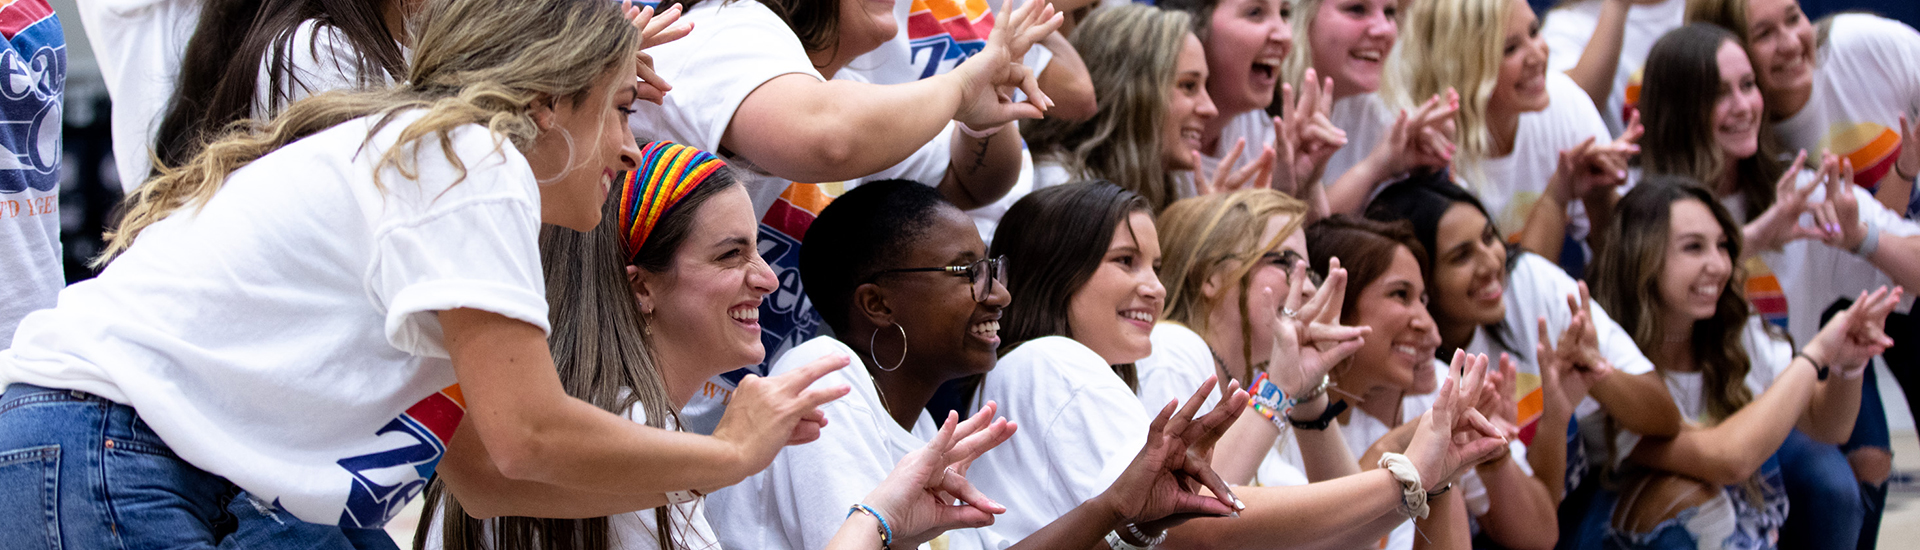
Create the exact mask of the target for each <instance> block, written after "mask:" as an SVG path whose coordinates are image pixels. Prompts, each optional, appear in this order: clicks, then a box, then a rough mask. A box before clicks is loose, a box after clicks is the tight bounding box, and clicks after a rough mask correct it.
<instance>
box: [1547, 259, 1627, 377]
mask: <svg viewBox="0 0 1920 550" xmlns="http://www.w3.org/2000/svg"><path fill="white" fill-rule="evenodd" d="M1577 285H1578V287H1579V289H1580V293H1579V295H1578V299H1577V300H1576V299H1575V295H1572V294H1569V295H1567V311H1568V312H1571V313H1572V314H1573V315H1572V318H1571V319H1570V320H1569V321H1568V322H1567V329H1566V330H1565V331H1563V332H1561V333H1560V345H1559V353H1560V356H1561V359H1562V360H1564V361H1566V362H1567V366H1569V367H1571V368H1572V369H1573V372H1574V374H1576V375H1579V376H1580V377H1581V378H1583V379H1584V380H1585V381H1586V382H1587V386H1589V387H1591V386H1592V385H1593V384H1594V383H1598V382H1599V381H1600V379H1601V378H1605V377H1606V376H1607V375H1608V374H1612V373H1613V363H1612V362H1611V361H1608V360H1607V356H1606V354H1604V353H1601V351H1600V330H1599V325H1598V324H1597V323H1595V322H1594V321H1593V293H1592V292H1591V291H1589V290H1588V289H1587V282H1586V281H1580V282H1579V283H1577ZM1542 326H1544V325H1542ZM1543 334H1544V333H1543ZM1581 395H1583V396H1584V395H1585V393H1584V392H1582V394H1581Z"/></svg>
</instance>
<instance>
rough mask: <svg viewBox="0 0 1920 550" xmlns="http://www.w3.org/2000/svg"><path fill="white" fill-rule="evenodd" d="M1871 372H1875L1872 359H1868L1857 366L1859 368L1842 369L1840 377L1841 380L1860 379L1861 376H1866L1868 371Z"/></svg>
mask: <svg viewBox="0 0 1920 550" xmlns="http://www.w3.org/2000/svg"><path fill="white" fill-rule="evenodd" d="M1869 372H1873V360H1872V359H1868V360H1867V363H1866V364H1864V365H1861V366H1860V368H1857V369H1853V370H1847V369H1840V379H1841V380H1859V379H1861V378H1866V377H1867V373H1869Z"/></svg>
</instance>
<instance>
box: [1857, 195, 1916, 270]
mask: <svg viewBox="0 0 1920 550" xmlns="http://www.w3.org/2000/svg"><path fill="white" fill-rule="evenodd" d="M1895 212H1899V210H1895ZM1867 261H1868V262H1869V263H1872V264H1873V266H1874V267H1877V268H1880V271H1881V272H1883V273H1886V274H1887V276H1888V277H1891V278H1892V279H1893V282H1894V283H1895V284H1898V285H1900V286H1903V287H1907V288H1908V289H1920V235H1916V236H1911V237H1896V236H1894V235H1893V234H1891V233H1887V232H1885V231H1881V232H1880V244H1879V246H1877V247H1875V248H1874V250H1873V254H1869V255H1868V256H1867Z"/></svg>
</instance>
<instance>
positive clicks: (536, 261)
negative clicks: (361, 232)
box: [367, 128, 551, 357]
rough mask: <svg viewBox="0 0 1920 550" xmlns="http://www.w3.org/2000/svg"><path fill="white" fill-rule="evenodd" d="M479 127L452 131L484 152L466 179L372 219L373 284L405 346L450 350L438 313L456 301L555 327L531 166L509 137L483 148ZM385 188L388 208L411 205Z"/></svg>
mask: <svg viewBox="0 0 1920 550" xmlns="http://www.w3.org/2000/svg"><path fill="white" fill-rule="evenodd" d="M483 134H487V132H485V131H480V130H475V129H473V128H469V129H467V130H464V131H460V132H459V133H458V134H456V135H455V137H454V138H453V139H454V143H455V145H454V147H455V150H456V151H457V152H458V154H459V156H460V157H461V158H463V159H480V160H477V161H476V160H467V161H466V165H467V175H466V178H465V179H464V180H462V181H461V182H460V183H459V184H458V185H454V186H452V187H449V188H446V189H445V193H444V194H443V196H442V197H441V198H439V199H438V200H435V201H433V202H431V203H430V204H429V206H428V207H427V208H424V209H420V210H419V211H402V212H397V213H393V214H390V215H388V216H387V217H386V219H384V220H381V221H380V222H379V224H378V225H376V226H375V229H374V234H373V241H374V247H373V259H372V261H371V263H370V265H369V267H368V272H367V273H368V275H367V284H368V291H369V295H370V297H371V298H373V299H374V300H375V302H376V303H378V304H379V306H380V307H381V308H382V309H384V310H385V311H386V332H387V339H388V341H389V342H390V343H391V344H392V345H393V346H394V347H395V348H398V349H400V350H401V351H405V352H407V353H411V354H414V355H420V356H427V357H447V351H446V348H445V344H444V335H443V334H442V332H441V328H440V319H439V316H438V315H437V314H438V312H440V311H445V310H450V309H458V308H471V309H478V310H483V311H488V312H492V313H497V314H500V315H502V316H505V317H507V318H509V319H513V320H516V321H521V322H525V323H527V324H531V325H533V326H536V327H539V328H540V331H541V332H543V333H545V332H548V331H550V330H551V327H550V326H549V325H548V324H547V292H546V279H545V278H544V276H543V275H542V273H541V271H540V250H539V246H538V239H539V235H540V207H539V206H538V204H539V203H538V201H539V199H538V195H537V193H538V191H537V189H538V188H537V186H536V185H535V183H534V181H533V173H532V171H531V170H528V169H526V162H525V160H522V159H521V157H519V155H518V154H517V153H511V152H510V151H512V148H511V147H505V148H504V149H503V150H502V151H501V153H502V154H492V155H490V156H483V154H481V153H478V152H477V151H479V150H480V149H478V147H479V146H484V145H486V144H487V143H488V142H489V141H490V139H489V138H488V137H486V136H484V135H483ZM430 141H432V140H426V141H423V142H422V143H426V142H430ZM437 149H438V148H437V147H433V148H426V147H423V148H422V150H421V151H420V152H419V155H420V156H419V157H418V158H420V159H438V158H441V153H440V151H438V150H437ZM503 157H510V158H511V160H503ZM422 164H426V163H422ZM421 169H422V170H423V171H422V172H421V173H422V175H425V174H427V171H426V168H425V167H422V168H421ZM393 172H394V171H393V170H391V169H389V170H387V171H386V173H387V174H388V175H389V176H391V175H392V174H393ZM398 179H399V178H397V177H390V179H389V181H397V180H398ZM389 187H397V186H395V185H392V184H389ZM425 192H430V191H423V193H425ZM389 198H390V199H393V200H391V201H390V203H389V204H390V205H393V207H392V208H390V210H407V209H404V208H401V207H399V206H398V205H401V204H403V203H405V202H407V201H404V200H402V199H400V198H397V197H389Z"/></svg>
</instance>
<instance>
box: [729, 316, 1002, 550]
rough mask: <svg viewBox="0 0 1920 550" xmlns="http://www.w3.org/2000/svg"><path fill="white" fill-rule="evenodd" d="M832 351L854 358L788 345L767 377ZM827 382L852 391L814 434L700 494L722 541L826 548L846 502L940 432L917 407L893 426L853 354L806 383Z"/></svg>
mask: <svg viewBox="0 0 1920 550" xmlns="http://www.w3.org/2000/svg"><path fill="white" fill-rule="evenodd" d="M834 354H843V355H846V356H847V357H856V354H855V353H854V351H853V349H851V348H848V347H847V346H846V344H842V343H840V341H838V340H834V339H833V338H829V337H826V336H821V337H818V338H814V339H812V340H808V341H807V342H806V343H805V344H801V345H799V346H798V347H795V348H793V349H792V350H789V351H788V352H787V354H786V355H784V356H782V357H781V358H780V360H779V361H778V362H775V363H774V364H773V372H772V374H775V375H778V374H781V373H785V372H788V371H791V370H794V369H797V368H800V367H801V366H803V365H806V364H807V363H809V362H812V361H813V360H815V359H819V358H822V357H827V356H830V355H834ZM835 385H846V386H850V387H852V388H853V391H852V392H851V393H848V394H847V396H846V397H842V398H840V399H836V400H834V401H832V402H829V403H827V404H825V405H821V406H820V412H821V413H823V414H825V415H827V428H826V429H823V430H820V439H818V440H815V441H814V442H812V443H808V444H805V445H796V446H792V447H787V448H786V449H782V450H781V451H780V454H779V455H778V456H775V457H774V459H773V464H772V465H770V466H768V467H767V469H765V470H761V471H760V473H757V474H754V475H753V477H749V478H747V479H746V481H742V482H740V483H739V484H736V485H734V486H732V487H727V488H725V489H721V490H719V491H716V492H714V493H713V494H711V495H708V496H707V503H708V507H707V513H708V514H709V515H710V516H711V518H710V519H712V520H713V521H714V523H715V525H718V526H719V529H717V531H718V532H719V534H720V540H721V542H723V543H725V545H726V546H728V547H731V548H756V549H765V550H775V549H787V550H809V549H815V548H826V546H827V541H829V540H832V539H833V535H834V534H835V533H837V532H839V531H840V526H841V524H843V523H845V522H846V518H847V507H849V506H852V505H853V504H854V503H857V502H860V500H861V499H863V498H866V496H867V493H870V492H872V491H873V489H874V488H875V487H878V486H880V482H881V481H883V480H885V479H886V478H887V474H888V473H889V472H892V471H893V467H894V465H895V464H897V463H899V462H900V459H902V458H906V456H907V453H911V452H913V451H916V450H919V449H920V448H921V447H924V446H926V442H927V441H928V440H929V439H932V437H933V435H934V434H935V433H937V432H938V431H939V429H940V428H939V426H936V425H935V424H934V422H933V418H932V417H931V416H928V414H927V412H926V411H925V410H922V411H920V413H919V419H918V420H916V421H915V423H914V427H913V431H912V432H908V431H907V430H904V429H901V428H900V425H899V424H897V423H895V422H894V421H893V417H892V416H891V415H890V414H889V413H888V412H887V409H886V404H885V403H883V402H882V401H881V400H880V394H879V392H878V391H877V390H876V388H875V387H874V383H873V378H872V377H871V376H869V375H868V374H867V370H866V368H865V367H863V366H862V365H861V363H860V361H859V360H858V359H855V360H854V364H853V365H851V366H848V367H847V368H843V369H840V370H836V371H833V372H831V373H828V374H827V375H826V376H824V377H821V379H820V380H819V381H817V382H814V387H828V386H835ZM1022 429H1024V427H1022ZM995 452H998V451H995ZM989 454H991V453H989ZM973 471H975V472H977V471H979V470H977V469H976V470H973ZM970 473H971V472H970ZM975 475H977V474H975Z"/></svg>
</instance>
